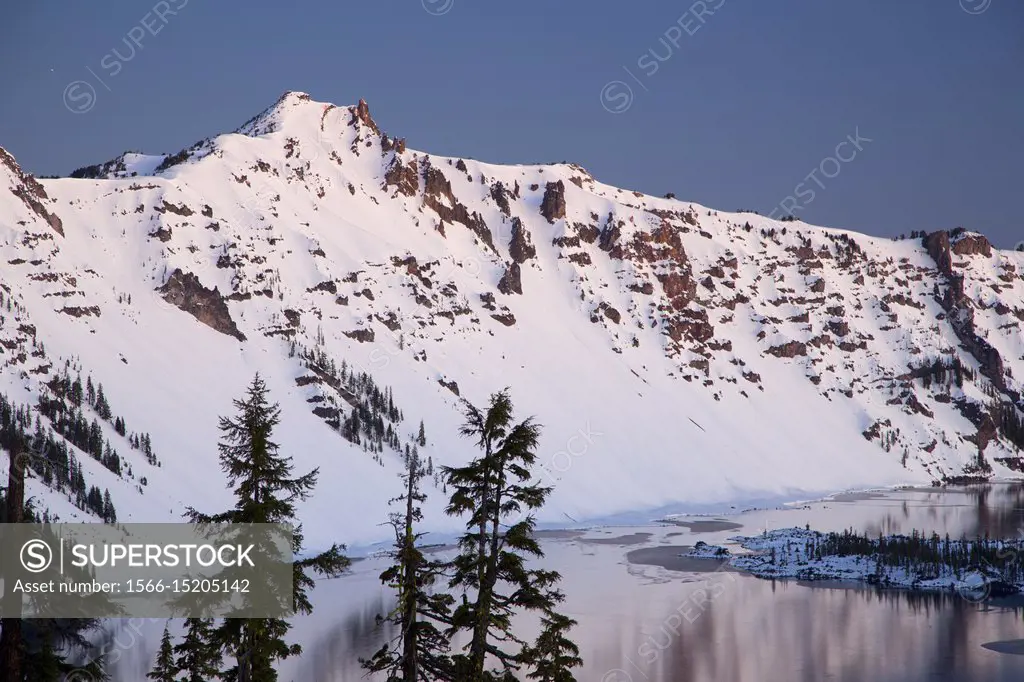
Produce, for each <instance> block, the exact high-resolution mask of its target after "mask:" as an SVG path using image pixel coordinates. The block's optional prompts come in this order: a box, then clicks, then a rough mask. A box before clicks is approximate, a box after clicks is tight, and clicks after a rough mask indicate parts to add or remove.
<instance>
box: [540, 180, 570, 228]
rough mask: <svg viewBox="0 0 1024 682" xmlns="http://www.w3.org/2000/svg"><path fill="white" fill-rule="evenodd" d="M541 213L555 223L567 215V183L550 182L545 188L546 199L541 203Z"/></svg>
mask: <svg viewBox="0 0 1024 682" xmlns="http://www.w3.org/2000/svg"><path fill="white" fill-rule="evenodd" d="M540 214H541V215H542V216H544V217H545V218H547V220H548V222H549V223H554V222H555V221H556V220H558V219H559V218H564V217H565V183H563V182H562V181H561V180H559V181H558V182H549V183H548V184H547V185H546V186H545V188H544V199H543V200H542V201H541V203H540Z"/></svg>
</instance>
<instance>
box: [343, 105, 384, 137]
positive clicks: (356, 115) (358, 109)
mask: <svg viewBox="0 0 1024 682" xmlns="http://www.w3.org/2000/svg"><path fill="white" fill-rule="evenodd" d="M349 101H351V100H349ZM357 121H359V122H361V123H363V125H365V126H366V127H368V128H369V129H370V130H372V131H373V132H374V133H375V134H377V135H380V128H378V127H377V123H376V122H375V121H374V120H373V117H372V116H370V105H369V104H367V103H366V100H365V99H360V100H359V104H357V105H356V106H355V108H354V109H352V120H351V121H350V123H349V125H354V124H355V123H356V122H357Z"/></svg>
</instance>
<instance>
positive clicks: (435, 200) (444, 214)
mask: <svg viewBox="0 0 1024 682" xmlns="http://www.w3.org/2000/svg"><path fill="white" fill-rule="evenodd" d="M423 182H424V186H423V204H424V205H425V206H427V207H428V208H432V209H434V211H435V212H436V213H437V215H438V216H440V217H441V221H442V223H443V222H449V223H462V224H463V225H465V226H466V227H468V228H469V229H470V231H471V232H473V234H475V235H476V236H477V237H479V238H480V241H482V242H483V243H484V244H486V245H487V247H488V248H489V249H490V250H491V251H495V252H496V251H497V249H495V248H494V238H493V237H492V236H491V230H490V228H488V227H487V223H485V222H484V219H483V216H481V215H480V214H479V213H477V212H476V211H473V212H472V213H470V212H469V209H467V208H466V206H465V205H464V204H462V203H460V202H459V200H458V199H456V198H455V195H454V194H453V193H452V184H451V183H450V182H449V181H448V178H446V177H445V176H444V173H442V172H441V171H440V170H438V169H437V168H434V167H433V166H427V170H426V173H425V176H424V181H423ZM443 199H447V201H443Z"/></svg>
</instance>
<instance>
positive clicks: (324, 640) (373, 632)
mask: <svg viewBox="0 0 1024 682" xmlns="http://www.w3.org/2000/svg"><path fill="white" fill-rule="evenodd" d="M325 606H326V605H325ZM392 606H393V604H385V602H384V599H383V598H378V599H376V600H374V601H370V602H367V603H365V604H363V606H362V608H361V609H359V610H356V611H354V612H352V613H349V614H347V615H346V616H345V617H344V618H342V619H341V620H340V621H338V622H337V623H336V624H335V625H333V626H332V627H330V628H328V629H327V630H326V632H322V633H319V634H317V635H316V637H315V639H313V640H312V641H307V642H305V643H304V644H303V647H302V648H303V652H302V658H301V660H300V663H299V665H298V669H297V672H296V675H295V678H294V679H296V680H310V681H312V680H316V681H317V682H343V681H345V680H358V679H360V678H361V677H362V675H364V674H365V673H364V672H363V671H362V670H361V669H360V667H359V659H360V658H369V657H370V656H371V655H372V654H373V652H374V651H375V650H377V649H379V648H380V646H381V644H383V643H384V642H386V641H389V640H390V639H391V638H392V637H394V636H395V634H396V631H395V628H394V625H393V624H391V623H386V622H385V623H378V622H377V616H378V615H381V614H386V613H387V612H388V611H389V610H390V609H391V608H392Z"/></svg>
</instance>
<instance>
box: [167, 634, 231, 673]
mask: <svg viewBox="0 0 1024 682" xmlns="http://www.w3.org/2000/svg"><path fill="white" fill-rule="evenodd" d="M174 653H175V655H176V656H177V658H176V659H175V661H174V665H175V667H176V668H177V669H178V671H179V672H180V673H182V674H183V675H184V677H182V678H181V679H180V682H207V680H214V679H216V678H217V677H219V676H220V666H221V662H222V660H223V656H222V654H221V650H220V646H219V645H218V644H217V643H216V641H215V636H214V627H213V619H212V618H188V619H186V620H185V637H184V639H182V641H181V643H180V644H177V645H176V646H175V647H174Z"/></svg>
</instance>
